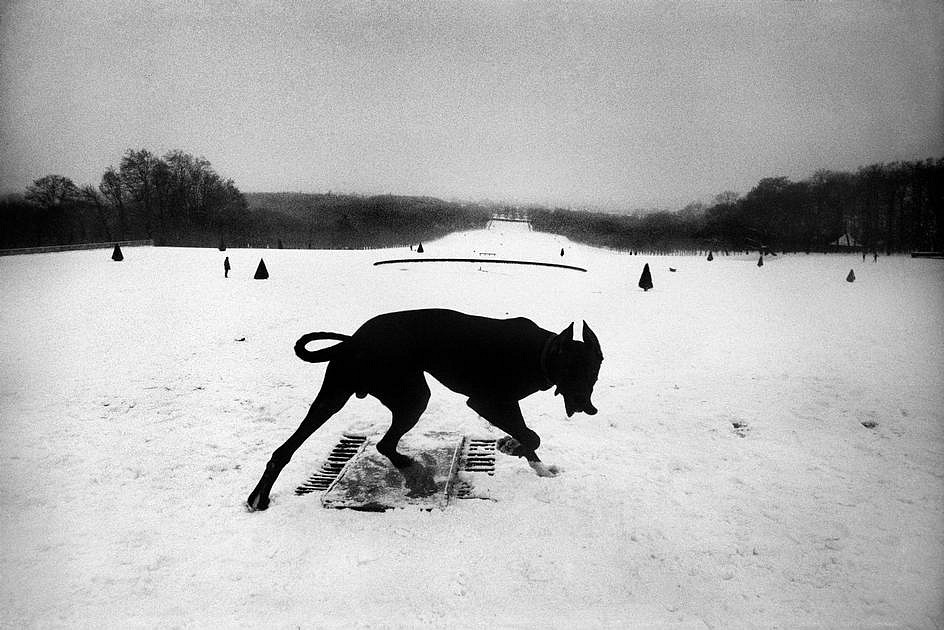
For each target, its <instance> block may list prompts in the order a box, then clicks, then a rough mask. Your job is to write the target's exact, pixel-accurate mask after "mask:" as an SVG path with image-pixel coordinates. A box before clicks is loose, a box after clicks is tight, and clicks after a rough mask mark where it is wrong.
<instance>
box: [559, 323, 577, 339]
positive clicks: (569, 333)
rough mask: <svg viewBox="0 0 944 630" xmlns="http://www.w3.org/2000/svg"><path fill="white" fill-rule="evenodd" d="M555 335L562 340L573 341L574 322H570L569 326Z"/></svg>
mask: <svg viewBox="0 0 944 630" xmlns="http://www.w3.org/2000/svg"><path fill="white" fill-rule="evenodd" d="M557 337H558V338H559V339H561V340H563V341H573V340H574V323H573V322H570V326H568V327H567V328H565V329H564V330H562V331H561V334H559V335H557Z"/></svg>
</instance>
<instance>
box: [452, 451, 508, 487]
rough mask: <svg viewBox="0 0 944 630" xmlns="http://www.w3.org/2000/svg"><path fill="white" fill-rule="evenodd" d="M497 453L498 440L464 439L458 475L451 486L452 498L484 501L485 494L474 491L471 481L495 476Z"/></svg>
mask: <svg viewBox="0 0 944 630" xmlns="http://www.w3.org/2000/svg"><path fill="white" fill-rule="evenodd" d="M497 451H498V440H495V439H490V438H469V439H466V440H465V442H464V444H463V448H462V456H461V460H460V463H459V470H458V474H457V475H456V480H455V484H454V486H453V496H455V497H456V498H457V499H484V498H488V495H487V493H486V494H485V495H483V494H482V493H481V492H478V493H477V492H476V491H475V485H474V484H473V480H474V479H475V478H476V477H478V478H479V479H483V477H479V475H481V474H484V475H487V476H489V477H491V476H494V474H495V453H496V452H497Z"/></svg>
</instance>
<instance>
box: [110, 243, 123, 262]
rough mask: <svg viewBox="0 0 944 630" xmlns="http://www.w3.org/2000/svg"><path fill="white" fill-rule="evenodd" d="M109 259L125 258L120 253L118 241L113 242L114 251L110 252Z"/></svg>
mask: <svg viewBox="0 0 944 630" xmlns="http://www.w3.org/2000/svg"><path fill="white" fill-rule="evenodd" d="M111 259H112V260H116V261H119V262H120V261H122V260H124V259H125V257H124V255H123V254H122V253H121V246H120V245H118V243H115V251H113V252H112V253H111Z"/></svg>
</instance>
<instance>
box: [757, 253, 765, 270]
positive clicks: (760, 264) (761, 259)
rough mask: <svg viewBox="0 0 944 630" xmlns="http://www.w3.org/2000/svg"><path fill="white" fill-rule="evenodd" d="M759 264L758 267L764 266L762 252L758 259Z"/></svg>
mask: <svg viewBox="0 0 944 630" xmlns="http://www.w3.org/2000/svg"><path fill="white" fill-rule="evenodd" d="M757 266H758V267H763V266H764V255H763V254H761V255H760V258H758V259H757Z"/></svg>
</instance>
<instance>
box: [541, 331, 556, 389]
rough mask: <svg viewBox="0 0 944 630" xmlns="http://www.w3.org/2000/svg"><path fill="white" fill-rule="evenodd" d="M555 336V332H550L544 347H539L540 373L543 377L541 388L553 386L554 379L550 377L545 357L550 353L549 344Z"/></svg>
mask: <svg viewBox="0 0 944 630" xmlns="http://www.w3.org/2000/svg"><path fill="white" fill-rule="evenodd" d="M556 337H557V335H555V334H553V333H552V334H551V335H550V336H549V337H548V338H547V341H545V342H544V347H543V348H541V375H542V376H543V377H544V380H545V381H546V382H545V387H544V388H543V389H545V390H547V389H550V388H551V387H553V386H554V380H553V379H552V378H551V373H550V372H548V365H547V357H548V355H549V354H550V353H551V346H552V345H553V344H554V339H555V338H556Z"/></svg>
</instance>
